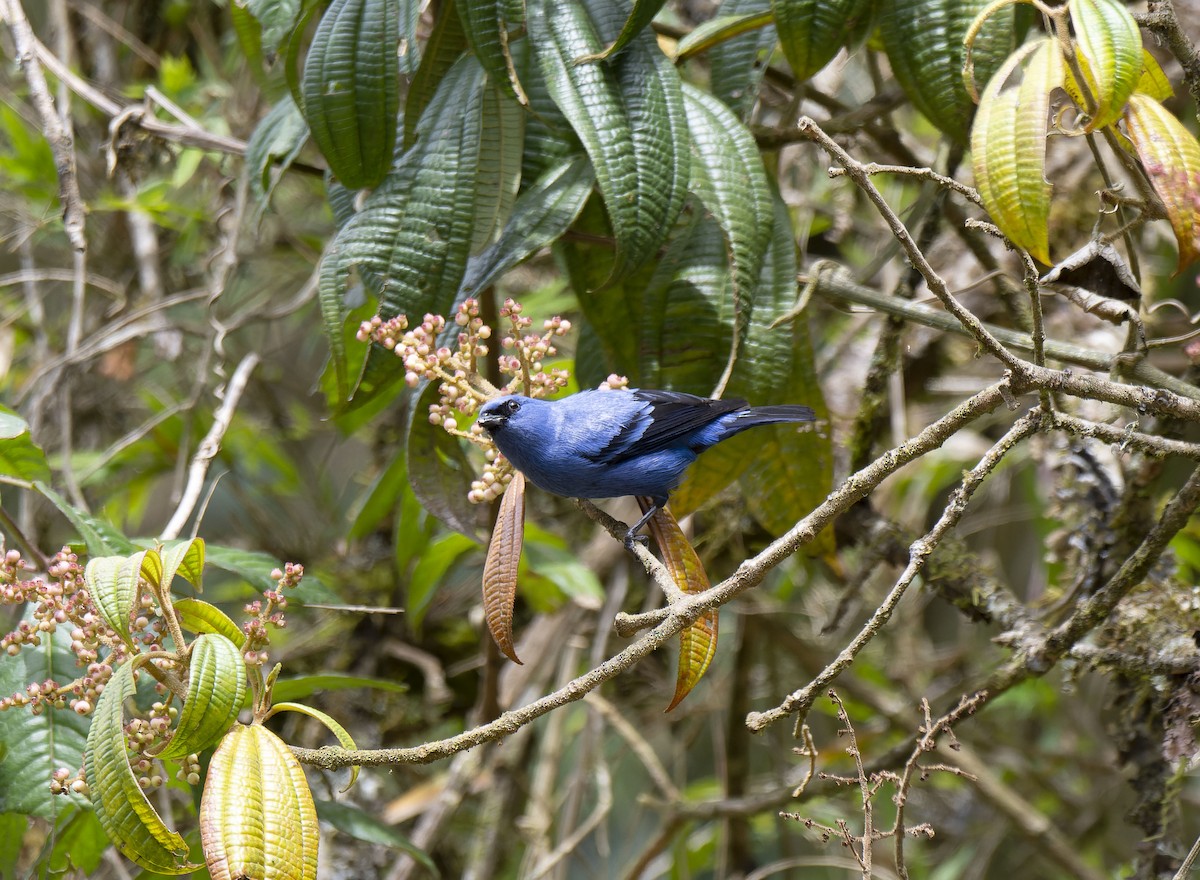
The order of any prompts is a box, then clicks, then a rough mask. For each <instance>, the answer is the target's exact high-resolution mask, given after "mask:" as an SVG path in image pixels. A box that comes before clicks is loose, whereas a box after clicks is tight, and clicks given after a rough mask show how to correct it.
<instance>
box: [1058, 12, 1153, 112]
mask: <svg viewBox="0 0 1200 880" xmlns="http://www.w3.org/2000/svg"><path fill="white" fill-rule="evenodd" d="M1071 24H1072V25H1074V28H1075V39H1076V41H1077V42H1078V45H1079V56H1078V57H1079V64H1080V67H1081V68H1082V69H1083V73H1084V77H1085V78H1086V79H1087V84H1088V89H1089V91H1090V92H1091V93H1092V98H1093V99H1095V101H1096V108H1095V110H1096V112H1095V113H1094V114H1093V115H1092V119H1091V121H1090V122H1089V123H1088V125H1087V131H1092V130H1094V129H1097V128H1103V127H1104V126H1106V125H1110V124H1112V123H1113V122H1116V121H1117V120H1118V119H1120V118H1121V114H1122V113H1123V112H1124V110H1125V102H1126V101H1128V100H1129V96H1130V95H1132V94H1133V92H1134V89H1136V88H1137V85H1138V80H1139V78H1140V77H1141V74H1142V68H1143V66H1144V65H1143V61H1142V35H1141V33H1140V32H1139V31H1138V26H1137V22H1136V21H1134V20H1133V16H1132V15H1131V14H1130V13H1129V10H1128V9H1127V8H1126V7H1125V4H1124V2H1122V0H1071ZM1084 109H1085V110H1087V109H1089V108H1087V107H1085V108H1084Z"/></svg>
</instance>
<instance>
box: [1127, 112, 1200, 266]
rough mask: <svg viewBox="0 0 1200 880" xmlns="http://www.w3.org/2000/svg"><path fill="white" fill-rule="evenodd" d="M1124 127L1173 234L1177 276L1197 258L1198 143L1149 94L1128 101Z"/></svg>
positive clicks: (1199, 244)
mask: <svg viewBox="0 0 1200 880" xmlns="http://www.w3.org/2000/svg"><path fill="white" fill-rule="evenodd" d="M1125 124H1126V127H1127V128H1128V129H1129V139H1130V140H1131V141H1133V144H1134V147H1135V148H1136V149H1137V154H1138V158H1139V159H1140V160H1141V162H1142V167H1143V168H1145V169H1146V175H1147V176H1148V177H1149V178H1150V183H1151V184H1152V185H1153V186H1154V191H1155V192H1156V193H1158V197H1159V198H1160V199H1162V201H1163V204H1164V205H1165V206H1166V209H1167V219H1168V220H1169V221H1170V222H1171V228H1172V229H1174V230H1175V240H1176V241H1177V242H1178V244H1179V266H1178V268H1177V270H1176V271H1177V272H1178V271H1180V270H1182V269H1183V267H1184V266H1187V265H1188V264H1190V263H1192V262H1194V261H1195V260H1196V259H1198V258H1200V216H1198V215H1200V143H1198V142H1197V141H1196V138H1195V137H1194V136H1193V135H1192V133H1191V132H1190V131H1188V130H1187V129H1186V128H1184V127H1183V123H1182V122H1180V121H1179V120H1178V119H1176V118H1175V117H1174V116H1173V115H1172V114H1171V112H1170V111H1169V110H1167V108H1166V107H1164V106H1163V105H1162V104H1160V103H1158V101H1156V100H1154V99H1153V98H1152V97H1150V96H1149V95H1140V94H1139V95H1134V96H1133V97H1132V98H1130V99H1129V106H1128V107H1127V108H1126V111H1125Z"/></svg>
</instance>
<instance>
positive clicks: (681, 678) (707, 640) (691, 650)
mask: <svg viewBox="0 0 1200 880" xmlns="http://www.w3.org/2000/svg"><path fill="white" fill-rule="evenodd" d="M638 504H639V505H640V506H641V508H642V512H643V513H645V512H646V511H647V510H649V509H650V505H651V504H652V502H651V501H650V499H649V498H640V497H639V498H638ZM649 526H650V533H651V534H652V535H654V543H655V544H657V545H658V549H659V551H660V552H661V553H662V558H663V564H664V565H665V566H666V567H667V570H668V571H670V572H671V579H672V580H674V581H675V585H676V586H677V587H679V589H681V590H683V591H684V592H685V593H702V592H704V591H705V590H707V589H708V588H709V586H710V585H711V584H710V582H709V580H708V574H707V572H705V571H704V564H703V563H702V562H701V561H700V557H699V556H698V555H696V550H695V548H693V547H692V545H691V542H690V541H688V539H687V536H686V535H685V534H684V533H683V529H681V528H680V527H679V522H678V521H677V520H676V519H675V516H674V514H672V513H671V511H670V510H669V509H668V508H666V507H660V508H659V509H658V510H657V511H655V513H654V516H652V517H650V522H649ZM719 622H720V612H719V611H717V609H715V608H714V609H713V610H712V611H707V612H705V613H704V614H703V615H702V616H701V617H700V618H699V619H697V620H696V622H695V623H693V624H691V625H690V626H688V627H687V628H686V629H684V630H683V631H682V632H680V633H679V669H678V672H677V674H676V677H675V694H674V696H672V698H671V704H670V705H669V706H667V711H668V712H670V711H671V710H672V709H674V708H675V707H676V706H678V705H679V704H680V703H681V702H683V698H684V697H686V696H687V695H688V694H690V693H691V692H692V689H693V688H694V687H695V686H696V684H697V683H698V682H699V681H700V679H701V678H703V677H704V673H705V672H707V671H708V666H709V664H710V663H712V658H713V657H714V656H715V655H716V653H717V624H718V623H719Z"/></svg>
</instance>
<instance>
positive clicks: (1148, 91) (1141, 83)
mask: <svg viewBox="0 0 1200 880" xmlns="http://www.w3.org/2000/svg"><path fill="white" fill-rule="evenodd" d="M1137 91H1139V92H1141V93H1142V94H1143V95H1149V96H1150V97H1151V98H1153V99H1154V100H1156V101H1165V100H1167V98H1172V97H1174V96H1175V90H1174V89H1173V88H1171V82H1170V80H1168V79H1167V75H1166V74H1165V73H1164V72H1163V69H1162V67H1161V66H1160V65H1159V63H1158V59H1157V58H1155V57H1154V56H1153V55H1151V54H1150V50H1149V49H1147V48H1146V47H1145V46H1143V47H1142V75H1141V77H1140V78H1139V79H1138V84H1137Z"/></svg>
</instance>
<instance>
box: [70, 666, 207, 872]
mask: <svg viewBox="0 0 1200 880" xmlns="http://www.w3.org/2000/svg"><path fill="white" fill-rule="evenodd" d="M133 668H134V664H133V663H123V664H121V665H120V666H118V667H117V668H116V671H114V673H113V676H112V678H111V679H109V682H108V684H107V685H105V688H104V692H103V693H102V694H101V695H100V699H99V700H98V701H97V703H96V710H95V712H94V713H93V715H92V724H91V727H90V728H89V729H88V738H87V751H86V752H85V753H84V773H85V774H86V776H87V784H88V789H89V792H90V794H91V798H92V806H93V807H94V808H95V810H96V818H97V819H99V820H100V826H101V827H102V828H103V829H104V833H105V834H107V835H108V836H109V838H110V839H111V840H112V842H113V844H115V845H116V847H117V849H119V850H120V851H121V852H122V853H123V854H124V855H125V856H126V858H128V859H129V860H130V861H132V862H134V863H135V864H137V865H139V866H141V867H143V868H146V869H147V870H150V871H156V872H158V873H159V874H187V873H190V872H192V871H195V870H196V869H197V868H199V867H200V866H199V865H193V864H191V863H190V862H189V861H188V859H187V855H188V846H187V844H186V843H185V842H184V840H183V838H182V837H180V836H179V835H178V834H176V833H175V832H174V831H172V830H171V829H170V828H168V827H167V826H166V823H164V822H163V820H162V817H161V816H159V815H158V813H157V812H155V809H154V807H152V806H151V805H150V801H149V800H147V799H146V794H145V792H143V791H142V789H141V787H140V786H139V785H138V782H137V779H136V778H135V776H134V773H133V768H132V767H131V766H130V765H129V759H128V757H127V754H126V750H125V749H126V746H125V729H124V728H125V720H124V712H123V709H122V704H123V703H124V701H125V699H126V698H127V697H131V696H133V693H134V683H133Z"/></svg>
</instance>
